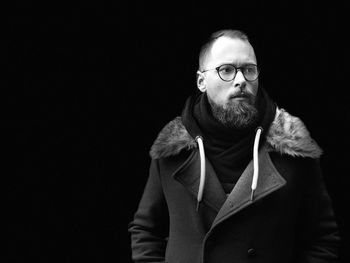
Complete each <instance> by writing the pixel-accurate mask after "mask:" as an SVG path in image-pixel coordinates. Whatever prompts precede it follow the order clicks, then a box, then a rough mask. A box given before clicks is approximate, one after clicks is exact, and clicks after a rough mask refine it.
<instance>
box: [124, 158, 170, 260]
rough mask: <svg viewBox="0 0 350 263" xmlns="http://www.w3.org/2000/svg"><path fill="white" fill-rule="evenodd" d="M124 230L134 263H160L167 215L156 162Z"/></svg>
mask: <svg viewBox="0 0 350 263" xmlns="http://www.w3.org/2000/svg"><path fill="white" fill-rule="evenodd" d="M128 230H129V232H130V234H131V250H132V259H133V260H134V261H135V262H164V257H165V249H166V244H167V237H168V233H169V215H168V209H167V204H166V201H165V198H164V194H163V189H162V186H161V182H160V177H159V169H158V161H156V160H152V163H151V166H150V174H149V178H148V181H147V183H146V186H145V189H144V192H143V195H142V198H141V201H140V203H139V206H138V209H137V211H136V213H135V215H134V219H133V221H131V222H130V223H129V228H128Z"/></svg>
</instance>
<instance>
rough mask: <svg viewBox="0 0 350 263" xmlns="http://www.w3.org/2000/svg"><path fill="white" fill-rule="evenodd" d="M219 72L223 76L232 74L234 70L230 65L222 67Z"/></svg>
mask: <svg viewBox="0 0 350 263" xmlns="http://www.w3.org/2000/svg"><path fill="white" fill-rule="evenodd" d="M219 70H220V73H223V74H232V73H234V72H235V68H234V67H232V66H231V65H222V66H221V67H220V69H219Z"/></svg>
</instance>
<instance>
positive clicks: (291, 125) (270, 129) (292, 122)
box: [129, 30, 339, 263]
mask: <svg viewBox="0 0 350 263" xmlns="http://www.w3.org/2000/svg"><path fill="white" fill-rule="evenodd" d="M258 76H259V69H258V67H257V59H256V56H255V53H254V49H253V47H252V46H251V44H250V42H249V40H248V37H247V36H246V35H245V34H244V33H243V32H241V31H238V30H222V31H219V32H216V33H214V34H213V35H212V36H211V38H210V40H209V41H208V43H206V44H205V45H204V46H203V47H202V49H201V52H200V58H199V70H198V72H197V87H198V89H199V91H200V92H198V94H196V95H194V96H192V97H190V98H189V99H188V100H187V102H186V104H185V107H184V109H183V112H182V114H181V117H177V118H175V119H174V120H173V121H171V122H170V123H168V124H167V125H166V126H165V127H164V128H163V130H162V131H161V132H160V133H159V135H158V138H157V139H156V140H155V142H154V144H153V146H152V148H151V151H150V155H151V157H152V162H151V167H150V175H149V179H148V182H147V184H146V186H145V190H144V193H143V196H142V199H141V201H140V204H139V207H138V209H137V211H136V213H135V215H134V219H133V221H132V222H131V223H130V224H129V232H130V233H131V242H132V244H131V247H132V257H133V260H134V261H135V262H168V263H171V262H176V263H180V262H186V263H196V262H210V263H211V262H235V263H240V262H249V261H250V260H252V261H253V262H263V263H282V262H283V263H288V262H293V263H294V262H295V263H296V262H298V263H301V262H308V263H316V262H317V263H321V262H334V261H336V259H337V248H338V243H339V235H338V230H337V224H336V222H335V218H334V214H333V210H332V206H331V200H330V198H329V195H328V193H327V191H326V188H325V185H324V182H323V180H322V176H321V173H320V166H319V157H320V155H321V152H322V151H321V149H320V148H319V146H318V145H317V144H316V142H315V141H314V140H313V139H312V138H311V137H310V135H309V132H308V131H307V129H306V127H305V126H304V124H303V122H302V121H301V120H300V119H299V118H297V117H294V116H291V115H290V114H288V113H287V112H286V111H285V110H283V109H281V108H279V107H277V106H276V104H275V103H274V102H273V101H272V100H271V99H270V98H269V96H268V95H267V93H266V91H265V90H263V89H262V87H259V83H258Z"/></svg>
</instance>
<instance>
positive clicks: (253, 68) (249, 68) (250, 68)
mask: <svg viewBox="0 0 350 263" xmlns="http://www.w3.org/2000/svg"><path fill="white" fill-rule="evenodd" d="M256 71H257V69H256V66H254V65H249V66H245V67H244V72H245V73H247V74H255V73H256Z"/></svg>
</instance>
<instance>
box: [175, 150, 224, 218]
mask: <svg viewBox="0 0 350 263" xmlns="http://www.w3.org/2000/svg"><path fill="white" fill-rule="evenodd" d="M205 165H206V176H205V177H206V179H205V186H204V192H203V199H202V202H203V204H205V205H208V206H210V207H211V208H213V209H214V210H215V211H216V212H218V211H219V210H220V208H221V207H222V205H223V204H224V202H225V200H226V195H225V192H224V189H223V188H222V186H221V184H220V182H219V179H218V178H217V176H216V174H215V171H214V169H213V167H212V165H211V163H210V162H209V161H208V160H206V163H205ZM173 177H174V179H175V180H177V181H179V182H180V183H181V184H182V185H183V186H184V187H186V189H187V190H188V191H189V192H190V193H191V194H192V195H193V196H194V197H195V199H197V194H198V188H199V180H200V157H199V152H198V150H193V151H192V153H191V155H190V156H189V157H188V158H187V160H186V161H185V162H184V163H183V164H182V165H180V166H179V167H178V168H177V169H176V170H175V172H174V173H173Z"/></svg>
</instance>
